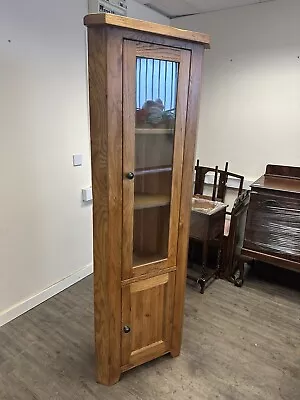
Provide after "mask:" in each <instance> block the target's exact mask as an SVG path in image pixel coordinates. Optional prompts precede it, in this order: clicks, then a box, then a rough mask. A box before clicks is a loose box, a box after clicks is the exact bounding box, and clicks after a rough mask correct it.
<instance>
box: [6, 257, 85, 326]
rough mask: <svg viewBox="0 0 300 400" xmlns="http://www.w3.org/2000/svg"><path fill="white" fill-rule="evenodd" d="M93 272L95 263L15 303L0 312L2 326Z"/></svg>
mask: <svg viewBox="0 0 300 400" xmlns="http://www.w3.org/2000/svg"><path fill="white" fill-rule="evenodd" d="M92 273H93V264H90V265H87V266H86V267H84V268H82V269H80V270H78V271H76V272H74V273H73V274H71V275H69V276H67V277H65V278H64V279H62V280H60V281H59V282H56V283H54V285H51V286H49V287H48V288H46V289H44V290H43V291H41V292H40V293H37V294H35V295H34V296H32V297H30V298H28V299H26V300H24V301H21V302H20V303H17V304H15V305H14V306H13V307H11V308H9V309H7V310H4V311H2V312H1V313H0V326H3V325H5V324H7V323H8V322H9V321H12V320H13V319H15V318H17V317H19V316H20V315H22V314H24V313H26V312H27V311H29V310H31V309H32V308H34V307H36V306H38V305H39V304H41V303H43V302H44V301H46V300H48V299H50V297H53V296H55V295H56V294H58V293H60V292H62V291H63V290H65V289H67V288H68V287H70V286H72V285H74V283H77V282H79V281H81V280H82V279H83V278H85V277H87V276H88V275H90V274H92Z"/></svg>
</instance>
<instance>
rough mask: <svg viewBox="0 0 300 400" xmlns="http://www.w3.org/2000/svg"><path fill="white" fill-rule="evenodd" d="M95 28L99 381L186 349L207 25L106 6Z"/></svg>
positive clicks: (91, 25) (92, 86) (91, 34)
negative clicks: (177, 23)
mask: <svg viewBox="0 0 300 400" xmlns="http://www.w3.org/2000/svg"><path fill="white" fill-rule="evenodd" d="M85 25H87V26H88V47H89V54H88V58H89V96H90V120H91V123H90V127H91V150H92V181H93V195H94V204H93V222H94V224H93V227H94V233H93V239H94V304H95V342H96V359H97V363H96V371H97V381H98V382H101V383H103V384H106V385H111V384H113V383H115V382H117V381H118V380H119V378H120V374H121V373H122V372H124V371H127V370H129V369H131V368H133V367H135V366H137V365H140V364H142V363H145V362H147V361H149V360H152V359H154V358H156V357H159V356H162V355H163V354H166V353H170V354H171V355H172V356H173V357H176V356H178V355H179V353H180V348H181V340H182V324H183V314H184V293H185V283H186V265H187V247H188V233H189V221H190V211H191V210H190V204H191V196H190V193H192V175H193V160H194V150H195V141H196V132H197V120H198V110H199V98H200V96H199V92H200V81H201V65H202V59H203V52H204V48H205V47H208V46H209V38H208V36H207V35H204V34H201V33H197V32H189V31H185V30H181V29H176V28H173V27H169V26H162V25H158V24H152V23H150V22H144V21H138V20H133V19H131V18H125V17H120V16H116V15H110V14H92V15H88V16H86V18H85Z"/></svg>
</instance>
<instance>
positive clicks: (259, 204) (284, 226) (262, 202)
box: [241, 165, 300, 272]
mask: <svg viewBox="0 0 300 400" xmlns="http://www.w3.org/2000/svg"><path fill="white" fill-rule="evenodd" d="M241 254H242V256H246V257H249V258H252V259H254V260H259V261H262V262H266V263H269V264H274V265H277V266H279V267H282V268H287V269H291V270H294V271H297V272H300V167H289V166H279V165H268V166H267V168H266V173H265V175H263V176H262V177H261V178H259V179H258V180H257V181H256V182H254V183H253V184H252V185H251V195H250V204H249V211H248V216H247V223H246V232H245V240H244V244H243V248H242V251H241Z"/></svg>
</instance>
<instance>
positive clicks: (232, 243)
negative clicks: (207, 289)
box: [223, 190, 250, 287]
mask: <svg viewBox="0 0 300 400" xmlns="http://www.w3.org/2000/svg"><path fill="white" fill-rule="evenodd" d="M249 201H250V191H249V190H245V191H244V192H243V193H242V194H241V195H240V196H239V197H238V198H237V199H236V200H235V202H234V206H233V208H232V211H231V218H230V227H229V232H228V236H227V237H226V240H224V247H223V265H224V270H223V273H224V277H226V278H228V279H229V280H230V281H231V282H232V283H234V284H235V285H236V286H239V287H241V286H242V285H243V283H244V268H240V267H241V264H240V260H241V250H242V247H243V243H244V236H245V227H246V219H247V212H248V206H249ZM243 261H247V260H246V259H244V260H243Z"/></svg>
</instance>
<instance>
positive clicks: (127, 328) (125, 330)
mask: <svg viewBox="0 0 300 400" xmlns="http://www.w3.org/2000/svg"><path fill="white" fill-rule="evenodd" d="M123 331H124V333H129V332H130V326H128V325H125V326H124V328H123Z"/></svg>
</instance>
